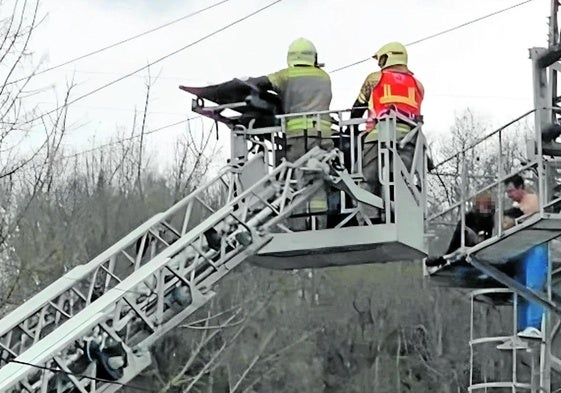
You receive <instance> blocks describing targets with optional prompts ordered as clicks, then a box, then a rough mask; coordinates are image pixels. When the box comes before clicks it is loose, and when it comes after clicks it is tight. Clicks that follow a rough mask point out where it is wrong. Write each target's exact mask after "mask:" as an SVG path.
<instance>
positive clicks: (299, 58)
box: [286, 38, 318, 67]
mask: <svg viewBox="0 0 561 393" xmlns="http://www.w3.org/2000/svg"><path fill="white" fill-rule="evenodd" d="M317 56H318V54H317V50H316V47H315V45H314V44H313V43H312V41H310V40H307V39H305V38H298V39H297V40H295V41H294V42H292V44H290V46H289V47H288V54H287V56H286V62H287V63H288V66H289V67H294V66H296V65H307V66H314V65H316V63H317Z"/></svg>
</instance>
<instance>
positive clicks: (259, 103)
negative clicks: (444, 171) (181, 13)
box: [0, 81, 427, 393]
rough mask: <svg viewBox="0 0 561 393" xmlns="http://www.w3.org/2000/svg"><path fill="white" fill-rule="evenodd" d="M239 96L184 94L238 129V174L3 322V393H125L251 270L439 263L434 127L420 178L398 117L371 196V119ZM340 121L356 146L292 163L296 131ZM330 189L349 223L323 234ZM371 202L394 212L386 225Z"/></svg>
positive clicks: (235, 88) (417, 136)
mask: <svg viewBox="0 0 561 393" xmlns="http://www.w3.org/2000/svg"><path fill="white" fill-rule="evenodd" d="M227 87H228V89H224V86H220V87H219V88H216V86H211V87H208V88H202V89H199V88H188V87H183V89H184V90H187V91H189V92H190V93H192V94H194V95H195V96H196V98H195V99H194V100H193V105H192V109H193V111H195V112H197V113H200V114H202V115H204V116H206V117H208V118H210V119H213V120H214V121H216V122H220V123H222V124H226V125H227V126H228V127H229V128H230V131H231V132H230V135H231V157H230V159H229V162H228V165H227V166H226V167H225V168H224V169H222V170H221V171H220V172H219V173H218V175H217V176H216V177H215V178H214V179H213V180H211V181H210V182H208V183H207V184H206V185H205V186H203V187H200V188H199V189H197V190H196V191H194V192H193V193H192V194H190V195H188V196H187V197H185V198H184V199H183V200H181V201H179V202H178V203H177V204H176V205H174V206H172V207H171V208H170V209H168V210H167V211H165V212H162V213H159V214H157V215H155V216H154V217H152V218H150V219H148V220H147V221H146V222H145V223H144V224H142V225H141V226H139V227H138V228H137V229H135V230H133V231H132V232H131V233H130V234H128V235H127V236H125V237H124V238H123V239H121V240H120V241H118V242H117V243H116V244H114V245H113V246H111V247H110V248H109V249H107V250H106V251H105V252H103V253H102V254H100V255H99V256H98V257H96V258H95V259H93V260H92V261H90V262H89V263H87V264H84V265H79V266H76V267H74V268H73V269H72V270H70V271H68V272H67V273H66V274H65V275H64V276H62V277H61V278H59V279H58V280H56V281H55V282H53V283H52V284H51V285H49V286H48V287H46V288H45V289H44V290H42V291H41V292H40V293H38V294H37V295H35V296H34V297H32V298H31V299H29V300H27V301H26V302H24V303H23V304H22V305H20V306H19V307H18V308H16V309H15V310H14V311H13V312H12V313H10V314H9V315H7V316H6V317H4V318H3V319H2V320H0V392H34V393H35V392H41V393H55V392H56V393H64V392H82V393H84V392H114V391H117V390H119V389H120V388H121V387H123V385H124V384H126V383H128V382H129V381H131V380H132V379H133V378H135V377H136V376H137V375H139V374H140V373H141V372H142V370H144V369H145V368H146V367H148V366H149V364H150V362H151V356H150V347H151V346H152V345H153V344H154V343H155V342H156V340H158V339H159V338H161V337H162V336H164V335H165V334H166V333H167V332H169V331H170V330H171V329H174V328H175V327H177V326H178V324H180V323H181V322H182V321H183V320H185V318H187V317H188V316H190V315H191V314H193V313H194V312H195V311H196V310H198V309H199V308H201V307H202V306H203V305H204V304H205V303H207V302H208V301H209V300H210V299H211V298H212V297H213V296H214V295H215V291H214V289H215V287H216V284H217V283H218V282H219V281H220V279H221V278H223V277H224V276H226V275H227V274H228V273H229V272H231V271H232V270H233V269H235V268H236V267H237V266H238V265H240V264H241V263H243V262H249V263H252V264H254V265H257V266H262V267H265V268H270V269H284V270H290V269H303V268H320V267H326V266H346V265H352V264H362V263H385V262H391V261H403V260H408V261H413V260H420V259H421V258H422V257H424V256H425V255H426V249H425V242H424V232H423V227H424V216H425V211H424V208H425V205H426V203H425V197H426V196H425V173H426V167H427V158H426V142H425V139H424V136H423V134H422V132H421V125H422V124H421V123H416V124H411V127H412V131H411V133H410V136H409V138H410V139H411V138H414V142H415V143H416V152H415V157H414V160H413V164H412V166H411V167H410V168H406V167H405V165H404V164H403V162H402V161H401V159H400V158H399V156H398V154H397V149H398V148H399V147H400V143H404V142H406V141H397V140H396V124H397V122H398V121H400V119H399V117H398V115H397V114H395V113H392V114H390V115H388V117H387V118H386V119H384V120H382V121H381V122H380V143H379V149H380V157H382V159H381V162H380V165H381V168H382V171H381V175H380V176H381V178H380V180H381V183H382V184H383V186H384V193H383V194H384V195H381V196H378V195H373V194H371V193H369V192H367V191H365V190H364V189H363V188H361V187H360V184H361V182H362V181H364V179H363V176H362V163H361V158H362V154H361V151H362V145H361V134H364V133H365V132H364V131H362V130H361V129H362V128H363V126H362V124H363V123H364V120H363V119H349V117H350V116H349V111H348V110H341V111H328V112H318V113H303V114H295V115H282V114H278V113H277V112H276V109H275V99H276V98H275V97H270V96H268V95H267V94H269V93H266V94H261V93H259V92H256V91H255V89H253V88H252V87H251V86H248V85H246V84H245V83H244V82H241V81H232V82H231V85H228V86H227ZM225 91H226V92H230V93H228V94H224V92H225ZM219 92H221V93H222V94H218V93H219ZM326 113H328V114H329V115H330V116H331V117H332V119H333V130H334V131H335V133H334V138H336V146H340V147H342V149H341V150H340V149H334V150H333V151H330V152H327V151H323V150H321V149H319V148H317V147H316V148H313V149H311V150H310V151H308V152H307V153H306V154H305V155H304V156H302V157H301V158H300V159H298V160H297V161H295V162H292V163H291V162H287V161H286V160H283V159H282V158H281V156H282V152H283V136H284V127H285V123H286V120H287V119H288V118H289V117H290V116H303V117H310V118H312V119H313V118H318V119H319V116H323V115H325V114H326ZM318 123H319V122H318ZM344 130H347V131H348V132H344ZM343 146H345V147H343ZM344 151H345V152H347V153H348V154H346V153H344ZM345 158H346V159H345ZM322 187H324V188H327V189H328V190H329V194H330V198H331V199H330V200H331V203H330V204H331V205H332V206H333V207H332V208H331V210H330V213H331V214H332V215H333V216H334V217H335V220H334V221H332V223H331V225H330V228H328V229H320V230H318V229H317V228H316V226H315V224H314V222H315V219H314V215H311V214H303V215H302V214H300V215H295V214H294V212H295V211H302V210H304V211H305V207H306V205H307V202H308V201H309V200H310V199H311V197H312V196H313V195H314V193H316V192H317V191H318V190H319V189H320V188H322ZM364 205H367V206H370V207H375V208H378V209H380V210H381V211H383V212H385V214H384V215H383V217H384V218H383V221H382V223H373V222H372V221H371V220H370V219H369V217H368V215H367V214H366V213H365V209H364ZM291 219H304V220H307V222H308V230H306V231H301V232H294V231H292V230H291V229H290V225H289V224H288V222H289V220H291Z"/></svg>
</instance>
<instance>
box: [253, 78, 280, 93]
mask: <svg viewBox="0 0 561 393" xmlns="http://www.w3.org/2000/svg"><path fill="white" fill-rule="evenodd" d="M247 83H248V84H250V85H252V86H255V87H257V88H258V89H259V90H260V91H267V90H274V88H273V84H272V83H271V81H270V80H269V78H268V77H267V76H259V77H257V78H249V79H248V80H247Z"/></svg>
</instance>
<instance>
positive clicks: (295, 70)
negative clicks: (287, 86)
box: [288, 67, 329, 79]
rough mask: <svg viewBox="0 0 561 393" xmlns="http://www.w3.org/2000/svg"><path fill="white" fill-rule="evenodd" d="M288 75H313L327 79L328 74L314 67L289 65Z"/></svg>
mask: <svg viewBox="0 0 561 393" xmlns="http://www.w3.org/2000/svg"><path fill="white" fill-rule="evenodd" d="M288 76H289V77H299V76H315V77H318V78H323V79H329V75H327V73H326V72H324V71H323V70H320V69H319V68H316V67H291V68H289V69H288Z"/></svg>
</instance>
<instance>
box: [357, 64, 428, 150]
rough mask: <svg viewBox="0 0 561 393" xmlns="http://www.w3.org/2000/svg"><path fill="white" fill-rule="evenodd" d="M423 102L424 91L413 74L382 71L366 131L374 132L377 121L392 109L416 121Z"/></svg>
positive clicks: (369, 111)
mask: <svg viewBox="0 0 561 393" xmlns="http://www.w3.org/2000/svg"><path fill="white" fill-rule="evenodd" d="M422 102H423V91H422V90H421V89H420V88H419V84H418V82H417V79H415V77H414V76H413V75H412V74H411V73H409V72H397V71H391V70H382V76H381V78H380V81H379V82H378V84H376V86H374V87H373V88H372V94H371V95H370V102H369V105H368V106H369V110H368V121H367V124H366V129H367V130H368V131H373V130H374V127H375V125H376V120H377V119H379V118H380V117H381V116H383V115H385V114H387V113H388V112H389V111H390V110H391V109H394V110H395V111H397V112H398V113H400V114H401V115H404V116H406V117H408V118H410V119H411V120H415V119H416V118H417V117H418V116H420V114H421V103H422ZM374 132H375V131H374ZM367 139H370V138H367Z"/></svg>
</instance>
